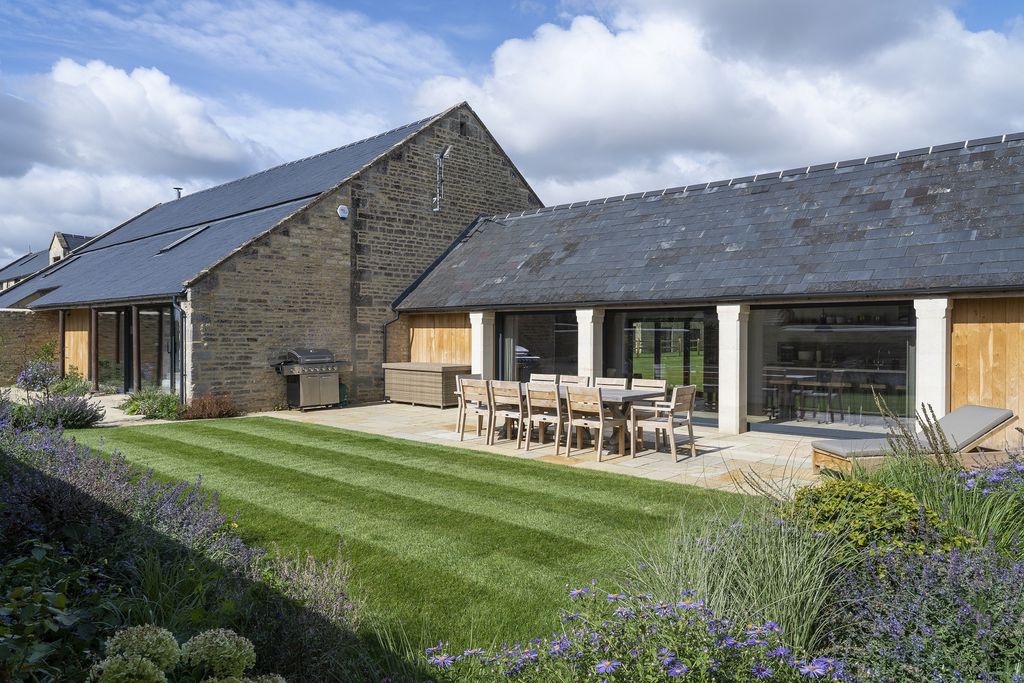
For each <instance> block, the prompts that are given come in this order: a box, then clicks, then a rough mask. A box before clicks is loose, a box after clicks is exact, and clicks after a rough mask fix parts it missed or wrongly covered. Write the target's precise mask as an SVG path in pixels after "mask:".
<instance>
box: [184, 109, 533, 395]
mask: <svg viewBox="0 0 1024 683" xmlns="http://www.w3.org/2000/svg"><path fill="white" fill-rule="evenodd" d="M446 145H451V146H452V151H451V153H450V154H449V157H448V159H447V160H446V161H445V197H444V200H443V204H442V210H441V211H439V212H434V211H432V210H431V200H432V198H433V196H434V192H435V187H436V165H435V161H434V154H435V152H438V151H440V150H442V149H444V147H445V146H446ZM339 204H345V205H346V206H348V207H349V210H350V212H349V218H348V219H347V220H344V221H343V220H341V219H339V218H338V216H337V214H336V213H335V211H336V209H337V207H338V205H339ZM536 206H540V202H539V201H538V200H537V198H536V197H535V196H534V195H533V193H532V191H530V189H529V187H528V186H527V185H526V183H525V182H524V181H523V179H522V178H521V176H520V175H519V173H518V172H517V171H516V169H515V168H514V166H513V165H512V163H511V162H510V161H509V160H508V158H507V157H506V156H505V155H504V153H502V151H501V150H500V148H499V147H498V145H497V144H496V143H495V142H494V140H493V139H491V138H490V136H489V135H488V134H487V132H486V130H485V129H484V128H483V126H482V125H481V124H480V122H479V121H478V120H477V119H476V117H475V116H474V115H473V114H472V112H471V111H470V110H469V109H468V108H458V109H455V110H453V111H452V112H451V113H450V114H449V115H448V116H446V117H445V118H443V119H441V120H440V121H438V122H435V123H434V124H433V125H431V126H429V127H428V128H426V129H425V130H423V131H421V132H420V133H419V134H417V135H416V136H415V137H414V138H413V139H411V140H410V141H408V142H407V143H405V144H403V145H401V146H400V147H398V148H396V149H395V150H393V151H392V152H391V153H390V154H389V156H388V157H386V158H384V159H381V160H379V161H378V162H376V163H375V164H373V165H372V166H371V167H369V168H367V169H365V170H364V171H363V172H362V173H361V174H360V175H359V176H357V177H356V178H354V179H353V180H352V181H350V182H349V183H346V184H345V185H344V186H342V187H340V188H338V189H336V190H334V191H333V192H331V193H330V194H329V195H327V196H325V197H323V198H321V199H319V200H317V201H316V202H314V203H313V204H312V205H310V206H308V207H306V208H305V209H303V210H301V211H300V212H298V213H297V214H296V215H295V216H292V217H291V218H289V219H288V220H286V221H285V222H284V223H283V224H282V225H281V226H279V227H278V228H276V229H275V230H273V231H272V232H271V233H269V234H267V235H265V236H264V237H262V238H260V239H259V240H258V241H256V242H255V243H253V244H252V245H250V246H248V247H246V248H245V249H243V250H242V251H240V252H239V253H237V254H235V255H233V256H232V257H231V258H229V259H228V260H226V261H225V262H223V263H222V264H220V265H219V266H217V267H216V268H214V269H213V270H212V271H211V272H210V273H209V274H207V275H206V276H204V277H203V278H201V279H200V280H199V281H197V282H196V283H195V284H194V285H193V286H192V288H191V289H190V290H189V295H188V300H187V301H186V302H184V303H183V308H184V309H185V311H186V314H187V320H188V322H187V325H186V344H185V345H186V349H185V363H186V368H187V369H188V370H187V372H188V377H187V379H186V386H187V392H188V393H189V394H190V395H196V394H201V393H227V394H230V395H231V396H233V397H234V398H235V400H236V401H237V402H238V403H239V405H240V406H241V407H242V408H243V409H245V410H249V411H253V410H267V409H271V408H276V407H281V406H283V405H284V403H285V388H284V387H285V383H284V379H283V378H281V377H280V376H278V375H276V374H275V373H274V370H273V369H272V368H271V367H270V366H271V364H272V363H273V362H274V361H276V360H277V359H278V357H279V355H280V354H281V352H282V351H284V350H285V349H287V348H289V347H292V346H311V347H325V348H329V349H331V350H333V351H334V352H335V353H336V354H337V357H338V359H339V360H343V361H350V362H351V363H352V364H353V369H352V371H351V372H344V373H342V381H343V382H344V383H345V384H346V385H347V386H348V389H349V398H350V400H354V401H363V402H365V401H376V400H381V399H382V398H383V397H384V395H383V391H384V388H383V373H382V370H381V363H382V362H383V360H384V357H383V353H384V323H385V322H387V321H389V320H391V319H393V318H394V317H395V316H394V313H393V311H392V310H391V307H390V305H391V302H392V301H394V300H395V298H397V297H398V296H399V295H400V294H401V293H402V292H403V291H404V290H405V289H406V287H408V286H409V285H410V284H412V283H413V281H414V280H415V279H416V278H417V277H419V275H420V274H421V273H422V272H423V271H424V270H425V269H426V268H427V267H429V266H430V265H431V264H432V263H433V261H434V260H435V259H436V258H437V257H438V256H440V254H441V253H442V252H443V251H444V250H445V249H447V248H448V246H449V245H450V244H451V242H452V241H453V240H454V239H455V238H456V237H457V236H458V235H459V233H461V232H462V230H463V229H464V228H465V227H466V225H467V224H469V223H470V222H471V221H472V220H473V219H474V218H476V217H477V216H478V215H480V214H495V213H501V212H507V211H516V210H523V209H526V208H530V207H536ZM401 324H402V323H398V324H397V325H401ZM393 327H394V326H393ZM407 336H408V333H407V332H406V334H405V335H402V334H399V335H398V338H403V337H405V338H407ZM406 344H407V341H406ZM396 351H397V352H398V353H401V352H402V349H397V350H395V349H389V350H388V355H389V356H391V357H394V354H395V352H396Z"/></svg>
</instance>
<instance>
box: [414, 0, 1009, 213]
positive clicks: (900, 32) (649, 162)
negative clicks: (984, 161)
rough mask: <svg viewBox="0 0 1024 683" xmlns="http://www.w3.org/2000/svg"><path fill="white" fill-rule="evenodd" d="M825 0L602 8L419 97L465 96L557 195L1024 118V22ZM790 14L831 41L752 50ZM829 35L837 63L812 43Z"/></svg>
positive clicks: (627, 187) (794, 162)
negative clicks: (740, 6)
mask: <svg viewBox="0 0 1024 683" xmlns="http://www.w3.org/2000/svg"><path fill="white" fill-rule="evenodd" d="M810 4H813V3H807V2H795V0H794V1H791V2H786V3H783V4H782V5H779V6H777V7H776V5H775V4H774V3H772V4H771V6H772V7H773V11H777V12H778V13H779V16H778V17H775V18H769V17H768V16H766V15H765V13H764V11H761V10H758V9H757V8H756V7H755V6H761V5H758V3H748V9H752V11H751V12H750V13H749V14H750V15H751V16H749V17H740V18H737V17H738V16H739V15H738V14H736V13H729V12H726V11H720V10H718V9H715V7H716V6H717V3H715V2H711V1H710V0H709V2H706V3H694V4H689V3H687V4H685V7H684V6H683V5H684V4H683V3H668V2H662V3H635V2H634V3H626V4H622V3H618V4H616V5H615V7H614V8H612V10H613V11H609V7H610V5H609V4H608V3H601V6H602V8H603V9H604V10H605V13H603V14H600V18H599V17H597V16H577V17H575V18H573V19H572V21H571V22H570V23H568V24H567V25H566V26H556V25H550V24H549V25H545V26H542V27H540V28H539V29H538V30H537V31H536V32H535V33H534V35H533V36H532V37H530V38H528V39H525V40H509V41H506V42H505V43H503V44H502V45H501V46H500V47H499V48H498V49H497V50H496V51H495V53H494V57H493V65H492V68H491V70H490V72H489V73H488V74H487V75H486V76H484V77H483V78H480V79H469V78H466V77H451V76H439V77H437V78H434V79H432V80H430V81H428V82H427V83H425V84H424V85H423V87H422V88H421V90H420V92H419V95H418V97H417V103H418V105H419V106H420V108H421V109H422V110H424V111H429V110H434V109H437V108H438V107H439V106H443V104H444V103H446V102H451V101H455V100H459V99H467V100H468V101H469V102H470V103H471V104H472V105H473V106H474V107H475V108H476V109H477V110H478V111H479V112H480V114H481V116H482V117H483V118H484V120H485V121H487V123H488V126H489V127H490V128H491V130H492V131H493V132H494V133H495V135H496V136H497V137H498V139H499V140H501V141H502V144H503V145H504V146H505V148H506V149H507V150H508V151H509V152H510V153H511V154H512V156H513V158H514V159H515V160H516V161H517V162H518V163H519V164H520V166H521V168H522V169H523V171H524V172H525V174H526V176H527V178H529V179H530V180H531V182H532V183H533V184H534V187H535V188H537V190H538V192H540V194H541V196H542V198H544V199H545V200H546V201H548V202H552V203H554V202H562V201H572V200H577V199H584V198H587V197H595V196H603V195H606V194H621V193H624V192H631V191H638V190H643V189H652V188H655V187H665V186H671V185H678V184H684V183H687V182H698V181H702V180H714V179H718V178H720V177H723V176H724V177H728V176H730V175H744V174H747V173H753V172H758V171H770V170H776V169H780V168H784V167H791V166H799V165H805V164H809V163H816V162H820V161H829V160H837V159H844V158H849V157H855V156H866V155H868V154H874V153H881V152H887V151H895V150H898V149H906V148H908V147H916V146H922V145H927V144H937V143H942V142H948V141H952V140H957V139H964V138H965V137H976V136H982V135H990V134H995V133H1001V132H1007V131H1011V130H1018V129H1022V128H1024V114H1022V112H1024V87H1022V86H1024V72H1022V71H1021V69H1020V68H1019V65H1020V64H1024V35H1022V33H1021V32H1011V33H1008V34H1007V33H998V32H991V31H988V32H971V31H968V30H966V29H965V28H964V26H963V25H962V23H961V22H960V21H958V20H957V18H956V17H955V16H954V15H953V13H952V12H951V11H949V10H948V9H946V8H944V7H943V6H941V5H939V4H936V3H924V2H920V3H919V2H916V0H915V3H914V6H915V8H916V10H917V11H916V12H913V11H902V10H897V9H893V10H892V11H885V12H883V11H881V6H880V7H879V8H876V9H877V10H879V11H869V9H870V8H867V9H861V8H860V7H859V6H858V10H857V11H858V12H859V14H858V15H857V21H854V20H853V19H852V18H849V21H847V20H846V19H844V18H843V17H844V16H845V14H844V13H840V15H837V16H835V17H833V19H832V22H831V24H828V23H826V22H825V19H826V18H827V13H825V14H823V13H822V12H820V11H813V10H812V11H808V12H807V13H806V16H807V19H806V22H805V24H804V25H802V26H800V25H799V22H800V21H802V20H803V19H804V17H803V15H801V14H800V13H799V12H796V11H795V9H794V8H796V7H802V8H804V9H807V8H808V6H809V5H810ZM726 5H727V6H732V7H733V8H734V9H735V5H736V3H726ZM828 5H829V7H831V4H828ZM888 6H889V4H888V3H886V7H888ZM851 7H852V6H851ZM851 11H852V10H851ZM847 13H848V12H847ZM783 21H790V22H797V23H798V26H797V28H796V29H794V30H798V31H799V30H803V31H806V32H807V35H808V36H809V37H810V38H812V39H813V40H811V41H810V42H816V43H817V44H816V46H805V47H804V48H801V49H800V50H796V49H795V48H794V49H793V50H788V49H787V48H786V46H785V45H782V44H775V43H772V44H770V45H769V44H765V43H764V41H762V42H761V43H760V44H757V45H752V46H751V45H744V43H743V38H744V36H746V35H748V33H749V31H750V30H752V28H751V24H750V22H754V25H756V24H757V23H758V22H760V24H761V25H764V26H770V25H772V23H773V22H775V23H778V22H783ZM825 28H830V29H831V33H830V34H828V35H824V34H822V31H823V30H824V29H825ZM872 31H875V32H876V33H877V35H875V39H874V41H873V42H871V43H870V45H871V49H870V50H866V51H865V50H860V49H855V47H856V45H857V44H858V43H857V40H864V39H866V37H868V36H869V35H872ZM855 38H856V39H857V40H855ZM830 41H831V42H833V43H835V44H836V45H837V47H836V49H835V50H833V52H832V53H830V54H831V57H830V59H815V58H814V55H813V54H812V52H807V50H812V48H813V50H827V47H828V43H829V42H830ZM631 181H632V182H631ZM625 183H630V184H625ZM634 183H643V184H634ZM610 187H614V188H615V189H613V190H611V191H609V188H610Z"/></svg>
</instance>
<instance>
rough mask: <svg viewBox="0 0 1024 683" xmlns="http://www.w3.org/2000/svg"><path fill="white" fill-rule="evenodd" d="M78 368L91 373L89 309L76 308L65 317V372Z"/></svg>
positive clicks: (86, 373)
mask: <svg viewBox="0 0 1024 683" xmlns="http://www.w3.org/2000/svg"><path fill="white" fill-rule="evenodd" d="M72 368H76V369H77V370H78V372H79V373H80V374H81V375H82V377H87V376H88V374H89V309H87V308H76V309H75V310H72V311H68V312H67V315H66V316H65V317H64V372H70V371H71V369H72Z"/></svg>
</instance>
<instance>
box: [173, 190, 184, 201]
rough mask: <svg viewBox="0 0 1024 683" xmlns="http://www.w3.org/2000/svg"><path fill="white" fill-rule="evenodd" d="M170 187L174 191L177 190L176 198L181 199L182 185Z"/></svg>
mask: <svg viewBox="0 0 1024 683" xmlns="http://www.w3.org/2000/svg"><path fill="white" fill-rule="evenodd" d="M171 189H172V190H174V191H175V192H177V193H178V199H181V191H182V190H183V189H185V188H182V187H172V188H171Z"/></svg>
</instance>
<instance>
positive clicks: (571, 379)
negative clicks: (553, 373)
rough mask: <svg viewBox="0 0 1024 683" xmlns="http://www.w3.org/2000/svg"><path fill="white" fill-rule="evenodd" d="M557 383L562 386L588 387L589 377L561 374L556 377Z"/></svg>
mask: <svg viewBox="0 0 1024 683" xmlns="http://www.w3.org/2000/svg"><path fill="white" fill-rule="evenodd" d="M558 383H559V384H561V385H563V386H573V387H589V386H590V378H589V377H584V376H583V375H561V376H559V378H558Z"/></svg>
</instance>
